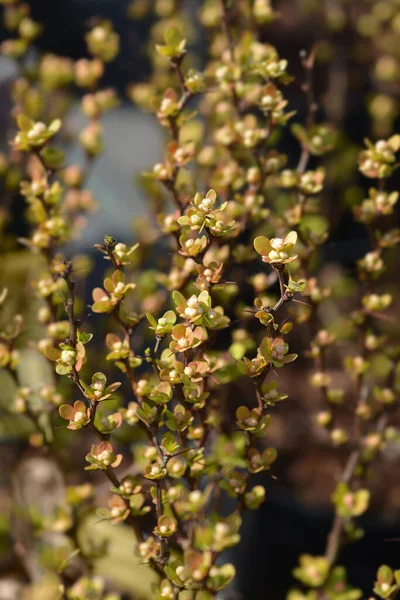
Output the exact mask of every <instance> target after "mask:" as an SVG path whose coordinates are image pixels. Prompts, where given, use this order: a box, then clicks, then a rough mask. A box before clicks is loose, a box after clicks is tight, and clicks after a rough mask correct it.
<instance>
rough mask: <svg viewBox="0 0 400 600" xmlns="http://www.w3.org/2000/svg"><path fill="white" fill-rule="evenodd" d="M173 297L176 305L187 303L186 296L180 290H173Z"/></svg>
mask: <svg viewBox="0 0 400 600" xmlns="http://www.w3.org/2000/svg"><path fill="white" fill-rule="evenodd" d="M172 299H173V301H174V302H175V304H176V306H185V305H186V298H185V297H184V296H182V294H181V293H180V292H178V290H175V291H173V292H172Z"/></svg>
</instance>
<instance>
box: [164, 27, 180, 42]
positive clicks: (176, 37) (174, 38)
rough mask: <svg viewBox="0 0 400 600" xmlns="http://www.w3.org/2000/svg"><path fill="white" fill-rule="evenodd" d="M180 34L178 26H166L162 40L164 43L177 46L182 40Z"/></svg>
mask: <svg viewBox="0 0 400 600" xmlns="http://www.w3.org/2000/svg"><path fill="white" fill-rule="evenodd" d="M182 39H183V38H182V34H181V32H180V30H179V28H178V27H176V26H173V27H168V29H167V30H166V32H165V33H164V40H165V43H166V44H169V45H170V46H179V44H180V43H181V41H182Z"/></svg>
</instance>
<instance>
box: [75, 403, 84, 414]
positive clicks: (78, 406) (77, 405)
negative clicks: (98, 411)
mask: <svg viewBox="0 0 400 600" xmlns="http://www.w3.org/2000/svg"><path fill="white" fill-rule="evenodd" d="M74 410H75V411H76V412H83V413H85V412H86V404H85V403H84V402H82V400H77V401H76V402H74Z"/></svg>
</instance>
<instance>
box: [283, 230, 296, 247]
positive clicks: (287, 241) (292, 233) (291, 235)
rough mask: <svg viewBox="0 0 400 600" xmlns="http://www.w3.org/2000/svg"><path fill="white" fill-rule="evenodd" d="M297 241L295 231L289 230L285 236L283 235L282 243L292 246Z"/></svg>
mask: <svg viewBox="0 0 400 600" xmlns="http://www.w3.org/2000/svg"><path fill="white" fill-rule="evenodd" d="M296 242H297V233H296V231H290V232H289V233H288V234H287V236H286V237H285V240H284V243H285V245H286V244H293V246H294V245H295V244H296Z"/></svg>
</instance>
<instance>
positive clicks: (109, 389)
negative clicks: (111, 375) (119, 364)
mask: <svg viewBox="0 0 400 600" xmlns="http://www.w3.org/2000/svg"><path fill="white" fill-rule="evenodd" d="M119 387H121V382H120V381H116V382H115V383H112V384H111V385H109V386H107V387H106V389H105V390H104V392H105V393H106V394H112V393H113V392H115V390H117V389H118V388H119Z"/></svg>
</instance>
